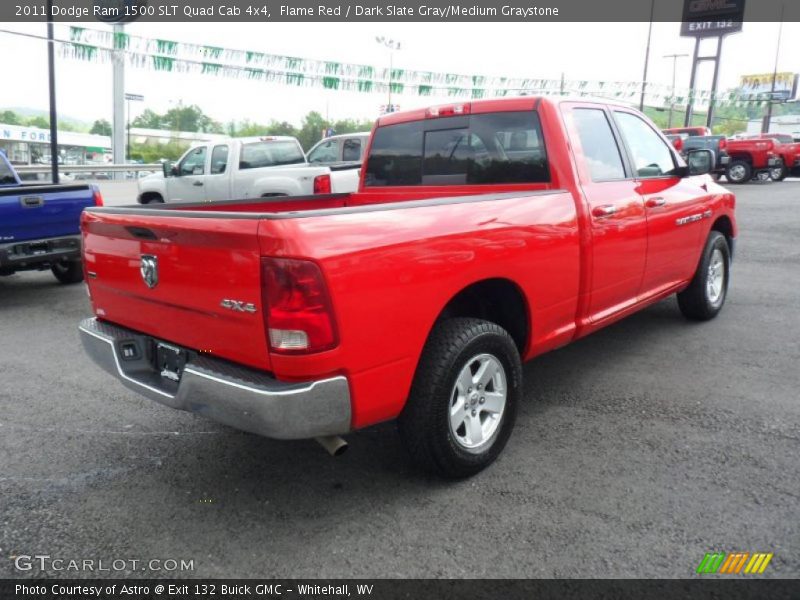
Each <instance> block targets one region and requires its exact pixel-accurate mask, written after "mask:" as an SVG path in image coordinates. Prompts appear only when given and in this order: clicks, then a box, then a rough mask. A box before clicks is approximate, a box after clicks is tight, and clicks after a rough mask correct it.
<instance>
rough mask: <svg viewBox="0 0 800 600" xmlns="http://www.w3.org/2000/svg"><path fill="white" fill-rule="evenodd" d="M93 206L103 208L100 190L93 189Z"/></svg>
mask: <svg viewBox="0 0 800 600" xmlns="http://www.w3.org/2000/svg"><path fill="white" fill-rule="evenodd" d="M93 197H94V205H95V206H103V194H101V193H100V188H94V194H93Z"/></svg>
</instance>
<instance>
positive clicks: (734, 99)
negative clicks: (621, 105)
mask: <svg viewBox="0 0 800 600" xmlns="http://www.w3.org/2000/svg"><path fill="white" fill-rule="evenodd" d="M120 52H121V53H123V54H124V57H125V61H126V63H127V64H128V65H130V66H131V67H134V68H139V69H149V70H152V71H158V72H165V73H187V74H201V75H210V76H217V77H227V78H236V79H247V80H253V81H262V82H267V83H275V84H282V85H289V86H295V87H308V88H322V89H330V90H341V91H350V92H362V93H387V92H389V90H390V89H391V92H392V94H412V95H418V96H446V97H453V98H459V99H462V98H463V99H479V98H491V97H498V96H507V95H516V94H520V93H536V94H542V95H570V96H600V97H603V98H611V99H618V100H621V101H626V100H630V101H633V100H634V99H636V98H638V96H639V94H640V93H641V87H642V84H641V82H638V81H588V80H580V81H576V80H562V79H536V78H519V77H499V76H486V75H463V74H455V73H442V72H434V71H419V70H410V69H400V68H392V69H389V68H381V67H374V66H370V65H362V64H352V63H344V62H334V61H324V60H317V59H309V58H301V57H297V56H285V55H279V54H270V53H266V52H260V51H258V52H257V51H248V50H237V49H231V48H223V47H219V46H206V45H202V44H192V43H185V42H177V41H173V40H167V39H156V38H148V37H142V36H137V35H131V34H128V33H117V32H112V31H103V30H99V29H91V28H85V27H76V26H70V28H69V40H68V41H67V40H62V41H61V43H60V55H61V56H62V57H64V58H68V59H74V60H81V61H87V62H110V61H111V60H112V59H113V57H114V55H115V53H120ZM646 91H647V99H648V103H650V104H654V103H655V104H662V105H663V106H668V105H672V104H684V103H685V102H686V101H687V100H688V99H689V98H690V96H691V91H690V90H686V89H681V90H677V89H676V90H675V92H674V94H673V90H672V88H671V87H669V86H664V85H660V84H650V83H648V85H647V89H646ZM711 99H712V98H711V93H710V92H709V91H708V90H695V92H694V103H695V104H697V105H701V106H702V105H707V104H709V103H710V101H711ZM714 104H715V106H731V105H736V106H744V105H750V106H752V105H754V104H755V105H759V104H761V102H758V101H753V100H751V99H749V98H744V97H742V96H740V95H739V93H738V90H733V91H729V92H723V93H718V94H717V96H716V98H715V99H714Z"/></svg>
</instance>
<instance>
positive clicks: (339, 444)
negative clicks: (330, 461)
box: [314, 435, 349, 456]
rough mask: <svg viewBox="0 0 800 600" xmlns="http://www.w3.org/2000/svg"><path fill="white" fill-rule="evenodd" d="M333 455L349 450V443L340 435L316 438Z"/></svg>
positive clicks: (339, 454)
mask: <svg viewBox="0 0 800 600" xmlns="http://www.w3.org/2000/svg"><path fill="white" fill-rule="evenodd" d="M314 439H315V440H316V441H317V443H318V444H319V445H320V446H322V447H323V448H325V451H326V452H327V453H328V454H330V455H331V456H341V455H342V454H344V453H345V452H347V448H348V446H349V444H348V443H347V442H346V441H345V440H343V439H342V438H341V437H339V436H338V435H324V436H320V437H316V438H314Z"/></svg>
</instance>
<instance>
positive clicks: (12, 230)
mask: <svg viewBox="0 0 800 600" xmlns="http://www.w3.org/2000/svg"><path fill="white" fill-rule="evenodd" d="M102 204H103V199H102V196H101V195H100V190H99V189H98V188H97V186H94V185H86V184H83V185H23V184H22V182H21V181H20V179H19V176H18V175H17V173H16V171H15V170H14V167H12V166H11V164H10V163H9V162H8V160H7V159H6V157H5V155H4V154H3V153H2V152H0V275H12V274H14V273H16V272H18V271H42V270H45V269H50V270H51V271H52V272H53V275H55V277H56V279H58V281H60V282H61V283H78V282H80V281H83V268H82V266H81V236H80V219H81V212H83V209H84V208H86V207H87V206H102Z"/></svg>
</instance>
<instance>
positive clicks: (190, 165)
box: [180, 146, 206, 175]
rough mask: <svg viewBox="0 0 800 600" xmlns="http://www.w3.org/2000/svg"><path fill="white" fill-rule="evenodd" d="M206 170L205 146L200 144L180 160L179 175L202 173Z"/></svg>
mask: <svg viewBox="0 0 800 600" xmlns="http://www.w3.org/2000/svg"><path fill="white" fill-rule="evenodd" d="M205 172H206V147H205V146H200V147H199V148H195V149H194V150H192V151H191V152H189V154H187V155H186V156H185V157H184V159H183V160H182V161H181V167H180V174H181V175H202V174H203V173H205Z"/></svg>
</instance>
